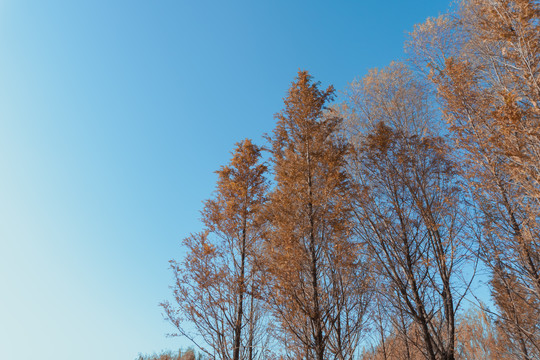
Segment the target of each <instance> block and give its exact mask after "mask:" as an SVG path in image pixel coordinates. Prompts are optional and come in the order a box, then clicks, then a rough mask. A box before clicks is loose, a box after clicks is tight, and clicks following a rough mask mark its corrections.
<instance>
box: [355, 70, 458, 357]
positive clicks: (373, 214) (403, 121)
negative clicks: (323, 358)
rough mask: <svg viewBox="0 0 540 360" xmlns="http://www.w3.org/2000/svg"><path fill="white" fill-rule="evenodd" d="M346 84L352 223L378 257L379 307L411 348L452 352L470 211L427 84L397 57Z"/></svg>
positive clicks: (397, 335)
mask: <svg viewBox="0 0 540 360" xmlns="http://www.w3.org/2000/svg"><path fill="white" fill-rule="evenodd" d="M348 94H349V97H348V110H349V117H350V118H349V122H348V123H347V126H346V129H345V130H346V131H347V134H348V136H349V138H350V139H351V140H350V141H351V143H353V144H355V153H354V156H351V157H350V161H349V172H350V176H351V178H352V179H354V181H355V182H356V184H357V187H358V189H359V191H358V193H357V194H356V196H355V197H354V198H353V199H354V202H355V207H354V209H355V215H356V218H357V221H356V226H355V231H356V233H357V234H358V236H359V238H360V239H361V240H362V241H365V242H366V243H367V244H368V250H369V253H370V256H371V257H372V259H374V262H375V264H374V266H373V271H374V274H375V276H376V277H377V280H376V285H377V287H376V289H377V291H378V292H379V295H378V296H377V300H378V301H379V302H381V305H378V307H384V308H388V307H390V308H391V309H392V310H389V309H386V310H385V313H387V314H388V315H389V317H390V319H391V320H392V327H391V328H392V330H393V331H394V335H393V338H392V339H393V340H392V343H394V344H395V343H396V342H395V341H397V340H399V341H400V343H402V344H403V346H404V348H405V349H407V350H408V353H409V354H411V356H412V354H413V350H414V349H413V347H415V348H419V349H421V350H422V352H423V356H424V357H425V358H428V359H433V360H435V359H454V357H455V355H454V351H455V317H456V311H457V309H458V307H459V304H460V301H461V299H462V297H463V296H464V294H465V291H466V286H465V285H466V284H464V283H463V282H462V279H460V278H459V277H460V276H461V274H462V272H461V270H462V268H463V266H464V261H465V259H466V253H465V251H464V241H465V239H466V234H465V233H464V231H463V226H464V224H465V222H466V216H465V213H464V212H463V210H462V206H463V203H462V201H463V195H462V192H461V191H460V189H459V186H458V184H459V179H460V177H459V173H458V167H457V164H456V163H455V162H454V161H453V159H452V156H453V155H452V151H451V148H450V147H449V146H448V144H447V143H446V141H445V140H444V138H442V137H440V136H438V135H437V131H438V128H439V127H438V126H437V118H436V116H435V115H436V113H435V111H433V109H432V104H431V102H430V97H431V94H430V91H429V88H428V87H427V84H425V83H424V82H423V81H422V80H421V79H419V78H418V77H417V76H415V74H414V73H413V72H412V71H410V70H409V69H408V68H407V66H405V65H404V64H400V63H392V64H391V65H390V66H389V67H387V68H383V69H381V70H374V71H370V73H369V74H368V75H367V76H366V77H365V78H364V79H362V80H360V81H357V82H355V83H353V84H352V85H351V87H350V89H349V92H348ZM458 280H459V281H458ZM381 334H382V337H383V340H384V336H385V331H381ZM418 340H421V342H418ZM383 355H384V347H383Z"/></svg>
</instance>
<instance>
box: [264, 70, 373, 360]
mask: <svg viewBox="0 0 540 360" xmlns="http://www.w3.org/2000/svg"><path fill="white" fill-rule="evenodd" d="M333 97H334V89H333V87H329V88H328V89H326V90H324V91H323V90H321V89H319V83H316V82H313V81H312V77H311V76H310V75H309V74H308V73H307V72H306V71H300V72H299V73H298V76H297V78H296V80H295V82H293V83H292V85H291V87H290V89H289V91H288V94H287V97H286V98H285V99H284V103H285V107H284V109H283V111H282V112H280V113H279V114H277V115H276V118H277V125H276V128H275V130H274V132H273V134H272V136H271V137H269V142H270V144H271V154H272V162H273V165H274V173H275V188H274V190H273V191H272V193H271V194H270V196H269V202H268V205H267V208H266V216H267V219H268V232H267V234H266V247H265V249H266V251H265V256H266V258H265V262H266V269H268V275H269V277H270V279H271V280H270V288H269V302H270V306H271V308H272V310H273V313H274V315H275V316H276V318H277V319H278V320H279V322H280V325H281V330H282V334H283V337H284V340H285V342H284V343H285V345H286V346H288V350H289V356H293V357H294V358H302V359H317V360H323V359H328V358H331V357H334V358H336V359H351V358H352V357H353V355H354V352H355V350H356V348H357V346H358V342H359V340H360V333H361V330H362V324H363V314H364V311H365V307H366V296H365V293H366V289H365V287H366V282H367V279H366V275H365V271H364V269H363V267H362V264H361V263H359V260H358V259H359V258H358V254H359V252H358V248H359V246H358V244H356V243H355V242H354V241H352V238H351V235H352V233H351V226H352V211H351V210H352V209H351V206H350V194H351V184H350V182H349V179H348V177H347V174H346V172H345V161H346V154H347V153H348V151H349V149H350V147H349V145H348V144H347V142H346V141H345V140H344V139H343V138H342V137H341V136H340V135H339V128H340V123H341V121H342V120H341V118H339V117H337V116H335V114H334V113H333V112H332V111H330V110H327V111H328V112H327V113H325V109H326V107H327V104H328V103H329V102H330V101H331V100H332V99H333Z"/></svg>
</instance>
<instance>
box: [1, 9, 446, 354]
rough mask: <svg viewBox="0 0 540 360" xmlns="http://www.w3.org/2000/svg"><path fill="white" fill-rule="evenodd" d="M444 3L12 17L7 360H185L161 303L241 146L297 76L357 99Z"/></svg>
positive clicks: (11, 13)
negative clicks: (305, 73) (366, 80)
mask: <svg viewBox="0 0 540 360" xmlns="http://www.w3.org/2000/svg"><path fill="white" fill-rule="evenodd" d="M448 4H449V1H447V0H385V1H381V0H377V1H375V0H356V1H339V0H338V1H314V0H310V1H295V0H288V1H277V0H264V1H263V0H258V1H257V0H251V1H247V0H246V1H235V0H228V1H225V0H221V1H209V0H208V1H206V0H189V1H182V0H176V1H172V0H171V1H166V0H153V1H137V0H129V1H127V0H126V1H118V0H106V1H102V0H88V1H87V0H79V1H76V0H66V1H57V0H47V1H43V0H35V1H31V0H0V358H1V359H37V358H39V359H55V360H64V359H65V360H67V359H70V360H71V359H78V360H86V359H93V360H95V359H128V360H131V359H134V358H135V357H136V355H137V354H138V353H139V352H141V353H153V352H156V351H160V350H162V349H177V348H178V347H180V346H186V345H187V343H186V342H184V341H183V340H181V339H179V338H166V337H165V334H166V333H168V332H173V331H174V329H173V328H172V327H171V326H170V325H168V324H167V323H166V322H165V321H164V320H163V319H162V315H161V309H160V308H159V307H158V303H159V302H160V301H163V300H165V299H169V298H170V289H169V288H168V286H169V285H171V284H172V275H171V272H170V271H169V269H168V260H169V259H171V258H180V257H181V256H182V253H183V250H182V248H181V246H180V241H181V239H182V238H183V237H185V236H187V235H188V234H189V233H190V232H195V231H198V230H200V227H201V226H200V224H199V222H198V218H199V210H200V209H201V202H202V201H203V200H204V199H206V198H208V197H209V196H210V195H211V193H212V191H213V188H214V183H215V181H216V176H215V174H214V173H213V171H214V170H216V169H217V168H218V167H219V166H220V165H222V164H225V163H226V162H227V161H228V159H229V157H230V153H229V152H230V151H231V150H232V148H233V146H234V143H235V142H237V141H240V140H242V139H243V138H245V137H250V138H253V139H254V140H255V142H257V143H261V142H262V138H261V135H262V134H263V133H265V132H270V131H271V130H272V128H273V126H274V119H273V114H274V113H276V112H278V111H280V110H281V107H282V98H283V96H284V95H285V92H286V90H287V88H288V86H289V84H290V83H291V81H293V79H294V77H295V75H296V73H297V71H298V69H306V70H309V71H310V72H311V73H312V75H313V76H314V77H315V79H316V80H320V81H321V82H322V84H323V85H324V86H327V85H329V84H334V85H335V86H336V88H337V89H338V90H339V89H343V87H344V86H346V84H347V83H348V82H350V81H352V80H353V79H354V78H359V77H362V76H363V75H365V74H366V72H367V69H369V68H372V67H382V66H385V65H388V64H389V63H390V61H391V60H396V59H399V58H400V57H402V56H403V50H402V49H403V46H402V45H403V41H404V39H405V33H406V32H407V31H410V30H412V27H413V25H414V24H415V23H419V22H422V21H423V20H424V19H425V18H426V17H428V16H436V15H438V14H439V13H440V12H443V11H445V10H446V8H447V6H448Z"/></svg>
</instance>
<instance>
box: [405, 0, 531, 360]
mask: <svg viewBox="0 0 540 360" xmlns="http://www.w3.org/2000/svg"><path fill="white" fill-rule="evenodd" d="M449 32H451V33H453V34H459V36H458V37H457V38H458V39H459V41H457V42H456V43H454V45H453V46H451V47H449V48H448V49H446V51H444V52H440V53H444V54H445V56H441V57H439V58H434V57H431V58H429V59H428V60H426V61H425V62H426V63H428V65H429V67H430V68H431V76H432V79H433V81H434V83H435V85H436V86H437V89H438V94H439V98H440V101H441V105H442V108H443V111H444V115H445V118H446V120H447V121H448V122H449V123H450V125H451V130H452V132H453V135H454V138H455V140H456V143H457V144H458V146H459V148H460V151H461V152H462V153H463V159H464V169H465V170H466V173H467V180H468V181H467V187H468V189H470V190H471V192H472V194H473V196H474V200H475V204H476V206H477V208H478V209H479V212H480V215H481V216H480V219H479V222H480V226H481V227H482V228H483V234H482V235H483V236H482V237H481V239H480V246H481V250H482V251H481V252H480V255H481V256H482V258H483V260H484V263H485V264H486V265H487V266H488V268H489V269H490V270H491V274H492V278H493V280H492V285H493V297H494V300H495V303H496V304H497V306H498V308H499V323H500V324H501V325H503V326H505V327H506V328H507V329H508V330H509V331H510V332H509V336H510V338H509V341H510V344H514V345H512V346H514V347H515V348H516V349H517V350H516V351H517V352H518V353H519V355H516V356H519V357H521V358H523V359H531V358H535V357H538V356H540V349H539V347H538V339H540V317H539V315H538V314H540V307H539V306H540V301H539V300H540V224H539V214H540V196H539V195H540V182H539V180H540V170H539V169H540V167H539V164H540V133H539V131H538V129H539V128H540V108H539V104H538V99H539V98H540V4H539V3H538V1H533V0H514V1H510V0H490V1H487V0H469V1H464V2H463V3H462V5H461V7H460V9H459V10H458V12H457V13H456V14H455V15H454V16H445V17H443V18H441V19H440V20H439V21H437V22H431V23H429V24H426V25H424V26H422V27H419V28H417V30H416V31H415V33H414V34H413V42H412V48H413V50H414V51H413V52H414V53H415V54H427V53H429V52H431V51H430V50H431V47H430V43H429V42H426V41H418V40H419V39H424V40H425V39H427V38H428V37H431V38H433V37H436V38H439V39H440V38H443V37H444V34H447V33H449ZM432 53H433V52H432ZM504 324H505V325H504Z"/></svg>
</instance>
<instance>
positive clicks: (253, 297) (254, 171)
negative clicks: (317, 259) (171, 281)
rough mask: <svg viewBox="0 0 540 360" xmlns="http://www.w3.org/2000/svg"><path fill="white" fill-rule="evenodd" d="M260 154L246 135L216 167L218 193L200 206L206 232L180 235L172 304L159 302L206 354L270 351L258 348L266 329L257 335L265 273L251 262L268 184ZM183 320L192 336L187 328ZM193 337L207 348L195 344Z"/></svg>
mask: <svg viewBox="0 0 540 360" xmlns="http://www.w3.org/2000/svg"><path fill="white" fill-rule="evenodd" d="M260 157H261V153H260V149H259V148H258V147H257V146H255V145H254V144H252V142H251V141H250V140H244V141H242V142H240V143H238V144H237V146H236V148H235V150H234V153H233V157H232V159H231V162H230V164H229V165H227V166H223V167H221V169H220V170H218V171H217V174H218V176H219V180H218V182H217V189H216V192H215V196H214V197H213V198H212V199H210V200H208V201H206V203H205V206H204V210H203V211H202V221H203V223H204V226H205V228H204V231H202V232H200V233H196V234H193V235H191V236H189V237H187V238H186V239H184V242H183V243H184V245H185V246H186V247H187V254H186V256H185V259H184V260H183V261H182V262H176V261H171V267H172V269H173V271H174V275H175V278H176V283H175V286H174V287H173V288H174V297H175V300H176V305H172V304H170V303H167V302H166V303H164V304H163V308H164V310H165V314H166V317H167V319H168V320H169V321H170V322H171V323H172V324H174V325H175V326H176V328H177V329H178V334H179V335H182V336H186V337H188V338H189V339H190V340H192V341H193V342H194V343H195V344H196V345H197V346H199V348H201V350H202V351H204V352H205V353H206V354H207V355H209V356H211V358H217V359H223V360H227V359H232V360H239V359H249V360H253V359H255V358H265V357H266V356H267V354H264V353H263V352H262V351H260V349H258V350H256V349H255V346H256V342H257V341H258V342H261V341H264V340H263V339H264V336H265V334H258V335H257V337H256V338H255V336H254V334H255V332H257V331H258V332H260V331H261V327H263V319H262V318H261V316H260V311H261V310H260V309H261V307H260V303H261V300H260V297H261V296H260V290H259V288H260V286H259V281H260V279H261V278H262V277H261V275H260V274H259V273H258V272H257V270H256V268H255V266H254V262H255V261H254V255H255V252H256V250H257V248H258V247H259V246H260V241H261V218H260V214H261V210H262V207H263V206H264V202H265V192H266V190H267V182H266V180H265V172H266V171H267V168H266V166H265V165H264V164H262V163H261V162H260ZM186 321H187V322H189V323H191V326H194V327H195V329H196V330H197V332H196V334H193V333H192V332H190V331H188V329H189V327H188V326H186V324H185V322H186ZM198 336H200V337H202V340H203V341H204V343H205V344H207V346H208V347H206V346H205V344H202V343H199V342H198V341H199V340H198V338H199V337H198ZM260 345H261V347H264V346H262V345H264V344H260Z"/></svg>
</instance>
